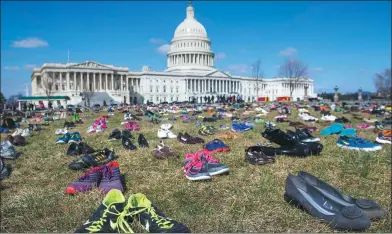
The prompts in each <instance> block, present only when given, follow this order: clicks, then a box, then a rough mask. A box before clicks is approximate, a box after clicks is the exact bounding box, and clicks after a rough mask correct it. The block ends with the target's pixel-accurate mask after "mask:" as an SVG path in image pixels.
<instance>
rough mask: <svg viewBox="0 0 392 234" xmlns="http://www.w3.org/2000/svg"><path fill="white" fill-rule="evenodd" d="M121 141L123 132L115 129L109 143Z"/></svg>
mask: <svg viewBox="0 0 392 234" xmlns="http://www.w3.org/2000/svg"><path fill="white" fill-rule="evenodd" d="M120 139H121V131H120V130H118V129H114V130H113V131H112V133H110V135H109V141H115V140H120Z"/></svg>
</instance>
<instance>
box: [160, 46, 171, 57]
mask: <svg viewBox="0 0 392 234" xmlns="http://www.w3.org/2000/svg"><path fill="white" fill-rule="evenodd" d="M169 50H170V45H169V44H164V45H161V46H160V47H158V48H157V51H158V53H160V54H163V55H166V54H167V52H169Z"/></svg>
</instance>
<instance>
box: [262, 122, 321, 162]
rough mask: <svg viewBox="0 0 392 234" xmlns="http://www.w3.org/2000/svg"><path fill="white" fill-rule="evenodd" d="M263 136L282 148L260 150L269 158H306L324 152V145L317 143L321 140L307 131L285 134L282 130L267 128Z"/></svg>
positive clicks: (263, 148)
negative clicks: (279, 156)
mask: <svg viewBox="0 0 392 234" xmlns="http://www.w3.org/2000/svg"><path fill="white" fill-rule="evenodd" d="M261 135H262V136H263V137H264V138H266V139H267V140H269V141H271V142H274V143H276V144H279V145H280V146H281V147H280V148H273V147H262V148H260V149H262V151H263V153H264V154H266V155H269V156H274V155H289V156H298V157H306V156H309V155H311V154H314V155H319V154H320V153H321V151H322V150H323V145H322V144H320V143H319V142H317V141H319V140H320V139H318V138H315V137H313V136H312V135H310V133H309V132H307V131H306V130H297V131H296V132H292V131H287V133H285V132H283V131H281V130H280V129H270V128H267V129H265V131H264V132H263V133H262V134H261Z"/></svg>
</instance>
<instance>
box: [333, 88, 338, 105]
mask: <svg viewBox="0 0 392 234" xmlns="http://www.w3.org/2000/svg"><path fill="white" fill-rule="evenodd" d="M333 89H334V90H335V95H334V96H333V99H334V102H338V101H339V95H338V90H339V87H338V86H337V85H335V87H334V88H333Z"/></svg>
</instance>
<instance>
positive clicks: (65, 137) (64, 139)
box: [56, 132, 71, 144]
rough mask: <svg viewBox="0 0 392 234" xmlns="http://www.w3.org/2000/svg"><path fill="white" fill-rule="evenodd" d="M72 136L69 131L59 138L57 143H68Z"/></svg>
mask: <svg viewBox="0 0 392 234" xmlns="http://www.w3.org/2000/svg"><path fill="white" fill-rule="evenodd" d="M70 138H71V135H70V134H69V133H68V132H67V133H65V134H64V135H63V136H61V137H59V138H57V140H56V144H67V143H68V141H69V139H70Z"/></svg>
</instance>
